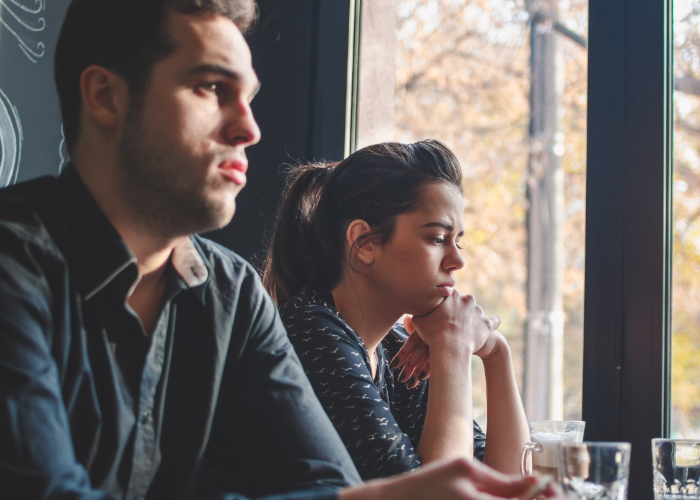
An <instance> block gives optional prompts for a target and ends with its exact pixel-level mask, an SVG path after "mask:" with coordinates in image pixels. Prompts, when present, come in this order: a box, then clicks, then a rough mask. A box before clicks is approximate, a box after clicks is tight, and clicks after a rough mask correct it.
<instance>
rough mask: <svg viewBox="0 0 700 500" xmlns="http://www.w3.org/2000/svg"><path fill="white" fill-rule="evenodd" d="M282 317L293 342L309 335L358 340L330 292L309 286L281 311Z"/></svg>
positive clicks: (289, 301)
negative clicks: (338, 309)
mask: <svg viewBox="0 0 700 500" xmlns="http://www.w3.org/2000/svg"><path fill="white" fill-rule="evenodd" d="M280 316H281V317H282V322H283V323H284V326H285V328H287V333H288V334H289V337H290V339H291V340H292V341H294V340H295V338H297V337H310V336H313V337H314V338H317V339H318V338H320V337H330V338H333V339H334V340H341V339H347V340H352V341H353V342H355V343H356V342H357V340H358V339H359V337H357V334H356V333H355V332H354V331H353V330H352V328H350V326H349V325H348V324H347V323H346V322H345V321H344V320H343V318H342V317H341V316H340V314H339V313H338V311H337V309H336V308H335V306H334V304H333V297H332V295H331V294H330V292H326V293H324V292H319V291H316V290H314V289H313V288H311V287H308V286H306V287H304V288H302V289H301V290H300V291H299V292H298V293H297V294H296V295H295V296H294V297H292V298H291V299H289V300H288V301H287V302H286V303H285V304H284V305H283V306H282V307H281V308H280Z"/></svg>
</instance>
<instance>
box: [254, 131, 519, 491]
mask: <svg viewBox="0 0 700 500" xmlns="http://www.w3.org/2000/svg"><path fill="white" fill-rule="evenodd" d="M461 183H462V174H461V167H460V165H459V162H458V161H457V159H456V158H455V156H454V155H453V154H452V152H451V151H450V150H449V149H448V148H447V147H445V146H444V145H443V144H442V143H440V142H438V141H432V140H431V141H421V142H417V143H415V144H405V145H404V144H397V143H385V144H378V145H374V146H369V147H366V148H363V149H361V150H359V151H357V152H356V153H354V154H352V155H350V156H349V157H348V158H347V159H345V160H343V161H342V162H339V163H337V164H332V165H323V164H313V165H306V166H302V167H297V168H296V169H294V170H293V171H292V172H291V174H290V182H289V185H288V188H287V190H286V192H285V195H284V200H283V203H282V205H281V207H280V213H279V217H278V221H277V225H276V228H275V231H274V234H273V236H272V239H271V243H270V249H269V253H268V260H267V262H266V264H265V270H264V276H263V281H264V283H265V286H266V288H267V289H268V291H269V292H270V294H271V295H272V297H273V298H274V299H275V300H276V301H277V303H278V305H279V306H281V311H280V312H281V316H282V319H283V321H284V324H285V326H286V327H287V331H288V332H289V338H290V340H291V341H292V343H293V345H294V347H295V349H296V351H297V354H298V355H299V358H300V360H301V362H302V364H303V366H304V369H305V371H306V374H307V375H308V377H309V380H310V381H311V384H312V385H313V387H314V390H315V391H316V395H317V396H318V398H319V400H320V401H321V404H322V405H323V407H324V408H325V410H326V412H327V413H328V415H329V417H330V418H331V420H332V421H333V423H334V424H335V426H336V429H337V430H338V433H339V434H340V436H341V438H342V439H343V441H344V443H345V445H346V447H347V448H348V451H349V452H350V455H351V456H352V458H353V460H354V462H355V465H356V466H357V469H358V470H359V472H360V475H361V476H362V478H363V479H365V480H367V479H370V478H375V477H381V476H388V475H393V474H398V473H401V472H404V471H407V470H411V469H414V468H416V467H417V466H419V465H420V464H421V463H427V462H432V461H435V460H438V459H444V458H453V457H456V456H468V457H471V456H476V457H477V458H480V459H483V461H484V462H485V463H486V464H488V465H491V466H492V467H495V468H496V469H499V470H501V471H504V472H510V473H517V472H519V457H520V450H521V448H522V446H523V445H524V444H525V442H527V441H528V429H527V422H526V419H525V415H524V411H523V408H522V405H521V402H520V396H519V394H518V390H517V386H516V383H515V377H514V373H513V366H512V361H511V356H510V349H509V347H508V344H507V343H506V341H505V339H504V337H503V335H501V334H500V333H499V332H498V331H497V330H496V328H497V327H498V325H499V323H500V320H499V319H498V318H497V317H491V318H488V317H485V316H484V314H483V311H482V310H481V308H480V307H479V306H477V305H476V302H475V300H474V298H473V297H471V296H462V295H461V294H460V293H459V292H458V291H456V290H454V284H455V281H454V273H455V271H457V270H458V269H460V268H462V267H463V266H464V261H463V260H462V258H461V256H460V254H459V248H460V247H459V239H460V238H461V237H462V235H463V233H464V231H463V229H462V227H463V212H464V200H463V197H462V189H461ZM404 315H411V316H412V318H410V317H409V318H408V319H406V320H405V321H404V325H403V326H402V325H400V324H395V323H396V322H397V321H398V320H399V319H400V318H401V317H402V316H404ZM406 339H408V340H406ZM402 346H403V347H402ZM472 355H477V356H479V357H481V359H482V360H483V362H484V367H485V373H486V389H487V410H488V430H489V437H488V440H486V438H485V436H484V434H483V433H482V432H481V429H480V428H479V426H478V425H477V424H476V423H475V422H473V420H472V395H471V394H472V393H471V390H472V389H471V385H472V380H471V357H472ZM389 360H392V361H391V364H389ZM428 375H430V383H428V381H427V378H428ZM428 401H430V403H428ZM484 441H486V442H484Z"/></svg>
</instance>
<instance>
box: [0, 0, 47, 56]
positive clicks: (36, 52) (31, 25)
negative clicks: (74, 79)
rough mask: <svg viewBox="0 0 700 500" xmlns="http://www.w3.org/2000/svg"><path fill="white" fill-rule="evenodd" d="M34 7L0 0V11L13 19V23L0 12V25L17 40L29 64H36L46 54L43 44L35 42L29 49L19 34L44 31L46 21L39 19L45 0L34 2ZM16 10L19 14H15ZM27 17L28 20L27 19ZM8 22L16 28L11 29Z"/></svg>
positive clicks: (44, 6)
mask: <svg viewBox="0 0 700 500" xmlns="http://www.w3.org/2000/svg"><path fill="white" fill-rule="evenodd" d="M34 5H35V6H34V7H29V6H27V5H25V4H24V3H22V2H20V1H19V0H0V11H2V10H3V9H4V10H5V11H6V12H8V13H9V14H10V16H12V18H14V21H12V20H10V19H8V18H6V17H5V16H3V15H2V12H0V24H1V25H2V26H4V28H5V29H6V30H7V31H9V32H10V34H12V36H14V37H15V38H16V39H17V41H18V42H19V48H20V50H21V51H22V52H24V55H25V56H27V58H28V59H29V60H30V61H31V62H33V63H36V62H37V59H40V58H42V57H44V54H45V53H46V46H45V45H44V42H37V43H36V47H31V46H30V44H29V43H28V42H27V41H26V40H25V39H24V37H23V36H22V35H21V34H20V32H22V31H28V32H30V33H37V32H40V31H44V29H46V19H44V18H43V17H39V15H40V13H41V11H43V10H44V9H45V8H46V0H34ZM17 10H19V11H20V12H19V13H18V12H16V11H17ZM28 17H29V18H30V19H27V18H28ZM6 19H7V20H6ZM8 21H10V22H12V24H13V25H16V26H15V27H14V28H13V27H12V26H10V24H9V23H8Z"/></svg>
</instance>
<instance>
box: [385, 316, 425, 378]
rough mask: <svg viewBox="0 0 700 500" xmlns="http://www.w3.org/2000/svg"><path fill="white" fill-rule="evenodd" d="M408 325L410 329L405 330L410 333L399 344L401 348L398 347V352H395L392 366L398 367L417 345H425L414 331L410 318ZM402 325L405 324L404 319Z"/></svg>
mask: <svg viewBox="0 0 700 500" xmlns="http://www.w3.org/2000/svg"><path fill="white" fill-rule="evenodd" d="M407 317H408V316H407ZM408 325H409V326H410V330H409V328H406V331H407V332H408V333H410V335H409V337H408V340H406V342H404V344H403V346H401V349H399V352H397V353H396V356H394V359H392V360H391V367H392V368H398V367H399V366H401V365H403V364H404V363H405V362H406V361H407V360H408V358H409V357H410V356H411V354H412V353H413V351H414V350H415V349H416V347H417V346H420V345H425V343H424V342H423V341H422V340H421V338H420V336H419V335H418V332H416V329H415V328H414V327H413V323H411V322H410V320H409V323H408ZM404 326H406V320H405V319H404Z"/></svg>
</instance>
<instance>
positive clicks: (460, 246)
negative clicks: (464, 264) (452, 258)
mask: <svg viewBox="0 0 700 500" xmlns="http://www.w3.org/2000/svg"><path fill="white" fill-rule="evenodd" d="M455 246H456V247H457V248H459V249H460V250H464V247H463V246H462V245H460V244H459V240H457V241H455Z"/></svg>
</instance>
